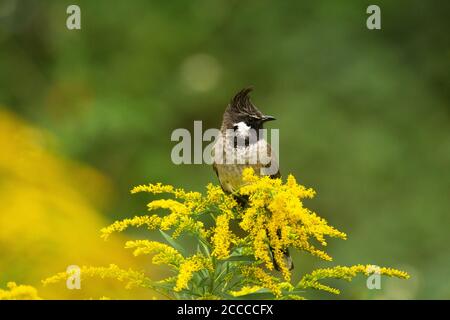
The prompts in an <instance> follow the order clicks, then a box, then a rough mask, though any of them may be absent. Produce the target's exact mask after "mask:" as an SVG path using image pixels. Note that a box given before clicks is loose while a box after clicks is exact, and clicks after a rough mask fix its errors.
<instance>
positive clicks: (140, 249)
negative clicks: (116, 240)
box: [125, 240, 184, 267]
mask: <svg viewBox="0 0 450 320" xmlns="http://www.w3.org/2000/svg"><path fill="white" fill-rule="evenodd" d="M125 248H126V249H134V251H133V254H134V255H135V256H139V255H143V254H152V253H155V256H154V257H153V259H152V262H153V264H156V265H160V264H167V265H171V266H173V267H178V266H179V265H180V263H182V262H183V260H184V258H183V256H182V255H181V254H180V253H179V252H178V251H177V250H175V249H174V248H172V247H171V246H168V245H166V244H164V243H161V242H157V241H149V240H136V241H127V243H126V244H125Z"/></svg>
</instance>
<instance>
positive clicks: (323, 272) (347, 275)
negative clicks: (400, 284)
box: [297, 264, 409, 294]
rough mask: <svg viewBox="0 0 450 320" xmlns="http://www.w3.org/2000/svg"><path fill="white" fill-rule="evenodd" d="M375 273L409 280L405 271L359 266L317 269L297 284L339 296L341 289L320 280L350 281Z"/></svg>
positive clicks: (299, 286) (304, 287) (300, 286)
mask: <svg viewBox="0 0 450 320" xmlns="http://www.w3.org/2000/svg"><path fill="white" fill-rule="evenodd" d="M374 272H376V273H377V274H379V275H385V276H389V277H397V278H402V279H408V278H409V275H408V274H407V273H406V272H404V271H400V270H396V269H392V268H384V267H376V266H372V265H361V264H359V265H355V266H352V267H342V266H336V267H333V268H324V269H316V270H314V271H313V272H311V273H309V274H306V275H304V276H303V277H302V279H301V280H300V282H299V283H298V284H297V287H298V288H302V289H307V288H312V289H318V290H324V291H328V292H330V293H334V294H339V293H340V291H339V289H336V288H333V287H330V286H327V285H324V284H322V283H320V282H319V280H322V279H326V278H335V279H344V280H347V281H350V280H352V279H353V278H354V277H355V276H357V275H358V274H364V275H366V276H368V275H370V274H371V273H374Z"/></svg>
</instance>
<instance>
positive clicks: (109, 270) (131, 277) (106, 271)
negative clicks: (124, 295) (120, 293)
mask: <svg viewBox="0 0 450 320" xmlns="http://www.w3.org/2000/svg"><path fill="white" fill-rule="evenodd" d="M69 276H70V274H69V273H67V272H60V273H58V274H56V275H54V276H52V277H49V278H47V279H44V280H42V284H43V285H44V286H45V285H48V284H53V283H58V282H61V281H64V280H67V278H68V277H69ZM93 277H99V278H102V279H104V278H109V279H115V280H118V281H120V282H125V283H126V285H125V288H127V289H131V288H133V287H148V288H150V287H152V285H151V280H150V279H149V278H147V277H146V276H145V274H144V273H143V272H140V271H135V270H132V269H128V270H124V269H120V268H119V267H118V266H116V265H115V264H111V265H109V267H86V266H83V267H81V280H83V279H84V278H93Z"/></svg>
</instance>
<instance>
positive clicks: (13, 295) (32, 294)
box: [0, 282, 41, 300]
mask: <svg viewBox="0 0 450 320" xmlns="http://www.w3.org/2000/svg"><path fill="white" fill-rule="evenodd" d="M6 287H7V288H8V290H2V289H0V300H40V299H41V298H39V296H38V293H37V290H36V289H35V288H34V287H32V286H27V285H17V284H16V283H15V282H8V283H7V285H6Z"/></svg>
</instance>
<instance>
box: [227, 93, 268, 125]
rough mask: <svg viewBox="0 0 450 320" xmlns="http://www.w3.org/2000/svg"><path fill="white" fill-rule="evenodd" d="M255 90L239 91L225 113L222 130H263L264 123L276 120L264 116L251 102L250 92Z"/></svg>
mask: <svg viewBox="0 0 450 320" xmlns="http://www.w3.org/2000/svg"><path fill="white" fill-rule="evenodd" d="M252 90H253V88H251V87H250V88H245V89H243V90H241V91H239V92H238V93H237V94H236V95H235V96H234V98H233V99H231V102H230V104H229V105H228V107H227V109H226V110H225V113H224V115H223V122H222V130H227V129H234V130H243V131H244V130H247V129H249V128H251V129H255V130H259V129H262V127H263V123H264V122H266V121H270V120H275V118H274V117H272V116H267V115H264V114H263V113H262V112H261V111H259V109H258V108H257V107H256V106H255V105H254V104H253V103H252V102H251V101H250V95H249V94H250V92H251V91H252Z"/></svg>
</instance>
